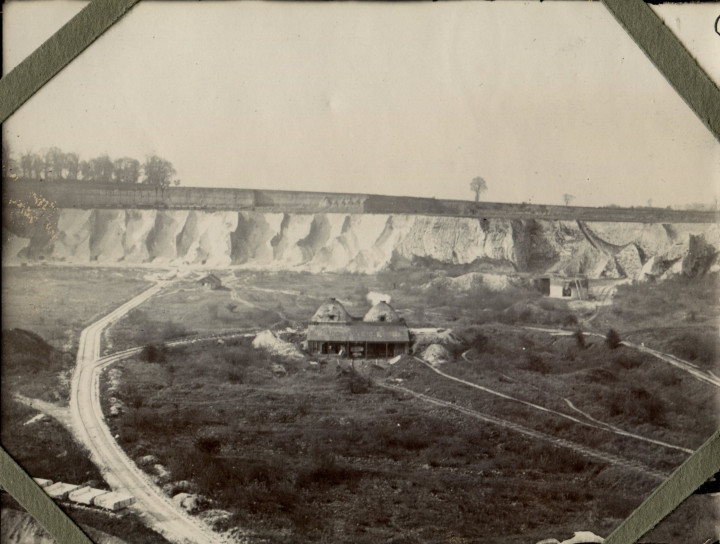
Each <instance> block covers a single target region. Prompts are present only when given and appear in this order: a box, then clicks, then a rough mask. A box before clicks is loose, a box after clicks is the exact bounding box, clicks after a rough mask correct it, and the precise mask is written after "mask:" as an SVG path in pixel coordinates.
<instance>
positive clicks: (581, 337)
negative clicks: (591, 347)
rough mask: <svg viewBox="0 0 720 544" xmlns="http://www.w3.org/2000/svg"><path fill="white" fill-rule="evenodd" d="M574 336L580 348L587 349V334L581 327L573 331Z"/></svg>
mask: <svg viewBox="0 0 720 544" xmlns="http://www.w3.org/2000/svg"><path fill="white" fill-rule="evenodd" d="M573 338H575V343H576V344H577V346H578V347H579V348H580V349H585V348H586V347H587V344H586V343H585V335H584V334H583V332H582V331H581V330H580V329H578V330H576V331H575V332H574V333H573Z"/></svg>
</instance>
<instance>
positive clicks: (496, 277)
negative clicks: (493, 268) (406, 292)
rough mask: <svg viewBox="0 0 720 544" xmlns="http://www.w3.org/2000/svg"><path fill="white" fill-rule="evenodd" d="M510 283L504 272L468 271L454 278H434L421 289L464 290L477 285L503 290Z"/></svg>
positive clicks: (493, 289)
mask: <svg viewBox="0 0 720 544" xmlns="http://www.w3.org/2000/svg"><path fill="white" fill-rule="evenodd" d="M510 285H511V280H510V277H509V276H507V275H504V274H482V273H480V272H469V273H468V274H463V275H462V276H457V277H455V278H448V277H442V278H435V279H434V280H432V281H430V282H428V283H426V284H425V285H423V289H430V288H432V287H442V288H444V289H452V290H454V291H459V292H466V291H470V290H472V289H476V288H478V287H485V288H486V289H490V290H491V291H504V290H505V289H507V288H508V287H510Z"/></svg>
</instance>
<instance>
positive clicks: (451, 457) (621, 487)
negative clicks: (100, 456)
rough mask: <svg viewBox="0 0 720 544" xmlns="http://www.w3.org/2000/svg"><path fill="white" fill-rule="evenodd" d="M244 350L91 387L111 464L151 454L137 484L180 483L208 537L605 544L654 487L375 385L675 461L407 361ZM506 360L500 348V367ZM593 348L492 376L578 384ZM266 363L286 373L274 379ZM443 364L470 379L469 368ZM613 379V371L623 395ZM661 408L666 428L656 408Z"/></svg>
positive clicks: (167, 362) (189, 356)
mask: <svg viewBox="0 0 720 544" xmlns="http://www.w3.org/2000/svg"><path fill="white" fill-rule="evenodd" d="M494 332H497V331H494ZM505 333H506V334H507V339H508V342H507V346H512V345H515V344H516V343H517V342H516V341H515V340H512V333H511V331H505ZM474 341H475V342H477V341H478V337H477V336H476V337H475V339H474ZM248 342H249V341H244V340H243V341H241V340H235V341H229V340H226V341H225V343H224V344H222V345H218V344H204V345H195V346H187V347H182V348H173V349H164V350H163V349H160V348H156V349H153V350H150V351H149V352H146V353H145V354H144V356H143V355H141V356H138V357H137V358H136V359H130V360H127V361H125V362H123V363H120V364H119V365H118V366H117V368H118V369H120V371H121V373H120V375H119V376H116V377H115V378H114V379H113V380H111V379H108V378H107V377H106V378H105V379H104V380H103V387H104V388H105V389H106V393H105V394H103V399H105V400H106V402H107V399H108V398H109V396H111V394H110V391H109V390H108V389H113V393H112V395H114V396H115V397H116V398H119V399H121V400H122V402H123V403H124V404H125V410H124V412H123V413H122V415H120V416H118V417H116V418H111V419H110V424H111V427H112V430H113V432H114V433H117V434H118V435H119V441H120V443H121V444H122V445H123V447H124V448H125V449H126V451H127V452H128V453H129V454H130V456H131V457H133V458H134V459H136V460H137V459H140V458H142V457H144V456H147V455H154V456H156V457H157V458H158V460H159V462H160V463H161V464H162V465H163V466H164V467H165V468H166V469H167V470H168V471H169V473H170V474H169V475H161V473H159V472H156V469H153V468H152V467H147V470H148V471H149V472H150V473H151V474H155V475H156V477H158V481H159V483H160V484H161V485H164V486H165V489H166V490H167V491H168V492H169V493H170V494H172V493H173V492H174V490H175V489H178V488H179V485H180V484H178V482H181V481H183V480H188V481H191V482H193V484H194V485H195V486H197V487H196V489H197V491H198V492H199V494H200V495H201V496H202V497H204V498H203V499H202V500H201V504H202V506H201V509H205V510H210V509H223V510H226V511H228V512H229V513H230V517H228V518H225V519H224V520H223V521H222V522H220V523H218V527H219V528H226V527H231V526H241V527H244V528H249V529H251V530H253V531H255V532H256V533H257V534H258V535H260V536H263V537H266V538H269V539H270V540H272V541H273V542H348V543H350V542H353V543H355V542H360V543H362V542H367V543H370V542H378V541H392V542H408V543H409V542H418V543H419V542H447V541H448V540H449V539H450V540H453V539H455V540H457V541H458V542H480V541H488V540H490V541H492V542H513V543H514V542H517V543H521V542H523V543H525V542H535V541H538V540H540V539H542V538H546V537H548V536H563V535H567V536H569V535H570V534H571V533H572V531H575V530H580V529H587V530H593V531H594V532H596V533H597V534H601V535H605V536H606V535H607V534H609V533H610V532H611V530H612V529H613V528H614V527H615V526H616V525H617V524H618V523H619V522H620V521H621V520H622V519H623V518H624V517H626V516H627V515H628V514H629V513H630V512H631V511H632V510H633V509H634V508H635V507H637V506H638V505H639V503H640V502H641V501H642V499H643V498H644V497H645V496H647V494H648V493H649V492H650V491H651V490H652V489H653V488H654V487H655V486H656V485H657V483H658V482H657V481H656V480H653V479H649V478H647V477H646V476H643V475H641V474H638V473H636V472H631V471H628V470H627V469H623V468H619V467H612V466H609V465H607V464H605V463H603V462H601V461H599V460H593V459H590V458H587V457H584V456H582V455H580V454H579V453H576V452H574V451H571V450H568V449H564V448H558V447H555V446H553V445H551V444H548V443H544V442H540V441H533V440H531V439H528V438H525V437H523V436H521V435H518V434H515V433H513V432H511V431H508V430H506V429H503V428H499V427H493V426H490V425H488V424H484V423H482V422H480V421H478V420H475V419H472V418H468V417H467V416H464V415H462V414H459V413H457V412H454V411H449V410H446V409H442V408H439V407H433V406H431V405H427V404H424V403H422V402H419V401H416V400H412V399H410V398H409V397H407V396H406V395H404V394H401V393H395V392H390V391H388V390H385V389H382V388H379V387H377V386H376V385H374V383H373V380H375V379H388V378H399V379H402V380H404V385H406V386H408V387H411V388H412V389H415V390H417V391H420V392H426V393H427V394H431V395H433V396H438V397H440V398H445V399H446V400H455V401H456V402H457V403H458V404H461V405H463V406H467V405H472V407H473V408H475V409H479V410H486V411H487V412H490V413H495V415H498V416H501V417H508V418H510V419H517V420H518V421H519V422H522V423H524V424H526V425H530V426H533V425H535V424H536V423H537V424H539V425H541V426H545V430H546V431H548V432H553V433H554V434H556V435H561V436H566V437H569V438H572V439H574V440H576V441H578V442H580V443H587V444H588V445H591V446H593V447H598V448H601V449H602V448H607V450H608V451H614V452H620V453H622V454H624V455H626V456H628V457H630V458H634V459H638V460H640V461H642V462H646V463H647V464H648V465H650V466H657V467H658V468H661V469H662V468H668V467H669V466H670V465H672V464H673V463H676V462H679V460H681V459H682V458H683V455H680V456H677V455H675V456H674V455H673V454H672V453H671V454H668V455H667V456H666V454H665V453H663V452H659V451H658V449H657V448H652V447H645V446H643V445H642V444H640V445H637V448H636V449H635V450H633V447H634V446H636V445H635V444H630V443H628V442H626V441H623V440H614V439H611V438H610V437H606V436H604V435H603V436H600V437H598V436H597V434H598V433H597V432H595V431H593V430H592V429H591V430H589V431H586V430H585V429H583V428H581V429H580V430H577V429H574V428H572V425H570V426H567V425H565V424H563V423H562V422H560V423H558V422H555V421H552V420H549V421H544V420H542V418H537V416H533V415H530V417H528V414H527V413H523V411H522V410H518V409H517V407H510V406H509V405H507V403H502V402H498V401H496V400H493V399H490V400H488V399H485V398H484V397H481V396H478V395H476V394H475V393H473V392H472V391H465V390H464V389H462V388H459V387H458V386H456V385H455V386H451V385H448V386H447V387H446V386H445V384H444V383H442V382H441V381H438V378H437V376H434V375H430V371H429V369H425V367H422V366H419V365H418V364H417V363H412V362H403V363H399V364H398V366H397V368H393V369H391V370H382V369H379V368H371V367H369V366H368V367H363V369H362V370H360V367H358V370H353V369H352V368H350V367H346V366H341V367H338V366H337V365H336V364H335V363H334V362H327V363H321V364H320V365H319V366H312V365H310V364H309V363H308V362H295V363H290V362H287V361H285V362H282V361H277V360H275V359H273V358H272V357H271V356H268V355H266V354H264V353H263V352H260V351H256V350H254V349H252V348H251V347H250V346H249V343H248ZM571 342H575V340H571ZM598 343H599V344H600V345H601V346H602V348H601V349H603V350H607V349H608V348H607V347H605V345H604V342H603V341H602V340H601V339H598ZM521 347H522V344H519V345H518V348H510V347H507V349H508V350H509V351H508V353H511V352H512V350H513V349H520V348H521ZM473 349H474V350H475V355H476V357H477V358H478V359H480V358H481V353H482V354H487V355H488V357H491V358H494V357H497V356H498V355H499V351H498V350H500V349H501V348H500V347H494V348H493V347H490V346H487V345H486V346H485V348H482V347H478V346H476V347H474V348H473ZM552 349H556V348H552ZM557 349H560V350H561V352H562V353H565V351H563V350H565V349H567V350H572V349H577V348H576V347H573V344H568V345H567V346H566V345H562V346H557ZM594 349H596V348H595V346H590V347H588V348H586V350H584V351H586V352H588V353H589V354H591V355H589V357H590V359H587V360H585V359H584V358H583V357H584V355H582V354H579V353H578V355H577V356H576V358H575V360H574V362H565V363H564V365H565V366H564V367H558V368H553V361H552V360H551V359H550V358H548V359H547V360H543V365H544V366H543V367H542V370H541V371H540V372H538V371H537V370H533V369H532V368H531V369H527V368H525V367H526V365H527V364H530V365H531V366H532V365H533V364H534V363H532V362H530V363H528V361H527V360H524V359H521V360H519V361H518V364H517V366H516V368H505V369H503V370H504V372H503V373H507V372H510V373H513V378H512V379H519V378H520V377H523V376H524V377H528V378H534V377H536V375H537V376H540V377H543V376H552V375H554V376H564V375H566V374H570V375H575V376H576V379H577V380H578V382H577V383H590V382H592V376H593V374H592V368H591V367H592V366H596V365H595V364H594V363H592V353H593V350H594ZM597 349H600V348H597ZM158 350H159V351H158ZM158 353H161V354H162V357H158ZM149 355H152V358H149V357H148V356H149ZM596 357H597V359H598V360H599V359H601V358H602V357H600V356H599V355H596ZM150 360H155V361H157V362H150ZM563 360H564V359H563ZM507 361H508V363H507V364H506V366H507V367H513V364H512V363H510V362H509V361H511V359H507ZM277 362H280V363H281V364H283V365H284V367H285V368H286V370H287V372H288V373H287V375H283V376H282V377H281V376H280V375H276V374H273V372H272V364H273V363H277ZM452 364H454V365H457V366H456V367H455V370H457V371H458V372H460V373H463V374H464V375H466V376H469V375H471V374H472V372H473V367H478V368H480V366H479V365H480V364H481V363H459V362H458V363H452ZM612 364H613V363H611V364H610V368H611V369H610V370H608V372H613V370H612V369H613V368H615V367H613V366H612ZM618 364H619V363H618ZM578 367H579V368H578ZM619 368H620V369H621V370H617V369H615V370H614V371H615V372H617V373H618V382H620V383H624V381H625V376H624V375H623V371H624V370H623V367H622V365H620V367H619ZM463 369H464V370H463ZM448 370H449V368H448ZM603 370H604V369H603V368H601V369H600V371H603ZM488 372H489V373H490V377H491V379H495V376H497V369H496V368H495V367H490V366H488ZM113 381H115V384H114V385H113V384H112V383H111V382H113ZM536 383H538V384H539V385H540V386H541V387H542V386H543V385H544V384H545V382H536ZM548 383H549V382H548ZM558 387H561V386H558ZM627 387H628V388H630V387H631V386H630V385H629V384H628V385H627ZM641 396H642V395H641ZM543 400H545V401H546V400H547V399H543ZM618 402H620V401H618ZM648 402H649V403H650V404H649V405H648V406H649V407H648V408H642V409H640V412H637V413H635V412H636V410H637V409H636V408H634V407H631V408H630V412H632V414H634V416H633V417H635V418H636V419H637V423H636V425H637V426H638V427H637V428H640V427H642V426H643V425H647V422H646V421H641V420H643V419H644V418H647V417H648V415H647V414H652V413H653V407H652V401H648ZM565 408H567V407H565ZM618 409H619V410H620V413H618V414H617V416H616V417H617V419H618V420H623V421H624V420H626V419H628V418H627V417H626V416H627V415H628V414H627V413H626V412H627V407H626V406H625V404H623V403H622V402H620V404H619V405H618ZM643 410H646V411H643ZM663 410H666V413H665V417H666V418H668V420H671V421H672V418H673V417H674V416H672V417H669V414H667V407H665V406H664V405H663ZM650 417H653V416H650ZM652 426H653V427H658V428H661V427H662V425H661V424H659V423H654V424H652ZM631 427H632V425H631ZM674 438H678V437H677V436H674ZM606 443H607V444H606ZM158 475H159V476H158ZM173 482H175V483H173ZM183 485H184V484H183ZM201 515H202V514H201ZM690 516H691V517H690V521H692V522H693V523H696V526H697V528H698V529H697V531H698V533H697V534H698V535H700V534H705V533H706V532H707V531H708V530H709V528H708V527H709V526H708V523H712V519H713V516H714V514H712V510H711V509H709V507H708V508H706V507H700V508H699V509H698V510H696V511H695V512H693V513H691V514H690ZM703 516H705V519H707V520H709V521H704V520H703Z"/></svg>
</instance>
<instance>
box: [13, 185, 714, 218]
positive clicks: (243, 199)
mask: <svg viewBox="0 0 720 544" xmlns="http://www.w3.org/2000/svg"><path fill="white" fill-rule="evenodd" d="M18 203H22V205H23V206H28V207H30V208H42V207H46V206H48V203H49V204H50V205H51V206H52V207H54V208H80V209H85V210H90V209H134V208H141V209H142V208H149V209H158V210H205V211H243V210H250V211H260V212H283V213H361V214H414V215H431V216H451V217H474V218H478V219H485V218H505V219H548V220H582V221H606V222H636V223H716V222H718V221H720V212H718V211H687V210H669V209H661V208H615V207H612V208H591V207H578V206H550V205H542V204H508V203H502V202H472V201H469V200H443V199H434V198H418V197H405V196H387V195H367V194H351V193H320V192H309V191H273V190H259V189H229V188H203V187H164V188H163V187H158V186H153V185H142V184H134V185H130V184H128V185H124V184H121V183H107V184H101V183H84V182H43V181H32V182H31V181H17V180H15V181H12V180H6V181H4V182H3V207H7V206H13V205H14V206H17V204H18Z"/></svg>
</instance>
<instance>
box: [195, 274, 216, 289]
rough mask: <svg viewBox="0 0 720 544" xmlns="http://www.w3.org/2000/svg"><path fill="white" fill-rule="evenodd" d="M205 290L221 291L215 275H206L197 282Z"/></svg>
mask: <svg viewBox="0 0 720 544" xmlns="http://www.w3.org/2000/svg"><path fill="white" fill-rule="evenodd" d="M198 283H199V284H200V285H202V286H203V287H205V288H206V289H213V290H214V289H222V281H221V280H220V278H218V277H217V276H216V275H215V274H208V275H207V276H205V277H204V278H202V279H200V280H199V281H198Z"/></svg>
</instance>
